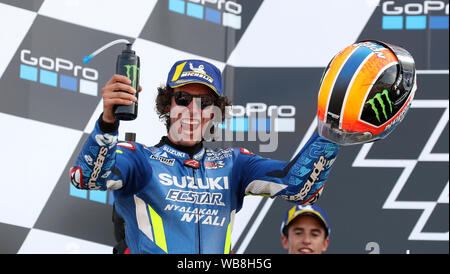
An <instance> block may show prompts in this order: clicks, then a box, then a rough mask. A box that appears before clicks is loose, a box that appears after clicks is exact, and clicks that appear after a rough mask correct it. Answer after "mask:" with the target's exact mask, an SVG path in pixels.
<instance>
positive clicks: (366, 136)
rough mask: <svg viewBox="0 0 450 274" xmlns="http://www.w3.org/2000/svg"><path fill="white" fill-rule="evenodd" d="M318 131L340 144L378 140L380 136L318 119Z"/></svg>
mask: <svg viewBox="0 0 450 274" xmlns="http://www.w3.org/2000/svg"><path fill="white" fill-rule="evenodd" d="M317 121H318V131H319V134H320V136H322V137H324V138H326V139H328V140H329V141H331V142H333V143H336V144H339V145H343V146H346V145H356V144H363V143H367V142H372V141H375V140H378V139H379V138H378V137H376V136H373V135H372V133H370V132H356V131H350V130H345V129H340V128H336V127H332V126H331V124H329V123H325V122H324V121H322V120H320V119H319V118H318V119H317Z"/></svg>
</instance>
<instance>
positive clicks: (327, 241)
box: [322, 238, 330, 252]
mask: <svg viewBox="0 0 450 274" xmlns="http://www.w3.org/2000/svg"><path fill="white" fill-rule="evenodd" d="M324 241H325V242H324V243H323V248H322V252H325V251H327V249H328V245H329V244H330V239H329V238H326V239H325V240H324Z"/></svg>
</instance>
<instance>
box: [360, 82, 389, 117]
mask: <svg viewBox="0 0 450 274" xmlns="http://www.w3.org/2000/svg"><path fill="white" fill-rule="evenodd" d="M383 96H384V97H385V98H386V101H387V102H388V103H389V112H390V113H392V103H391V100H390V99H389V92H388V90H387V89H385V90H383V92H381V93H377V94H376V95H375V96H374V97H373V98H372V99H369V100H368V101H367V102H366V104H370V106H371V107H372V109H373V111H374V112H375V115H376V117H377V120H378V122H381V120H380V114H379V113H378V108H377V106H376V105H375V101H377V102H378V103H379V104H380V105H381V109H382V111H383V115H384V118H385V119H386V120H387V119H388V116H387V114H386V105H385V104H384V101H383Z"/></svg>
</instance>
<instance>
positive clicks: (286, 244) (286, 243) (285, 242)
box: [281, 235, 289, 250]
mask: <svg viewBox="0 0 450 274" xmlns="http://www.w3.org/2000/svg"><path fill="white" fill-rule="evenodd" d="M281 244H282V245H283V248H284V249H286V250H289V239H288V237H286V236H284V235H283V236H281Z"/></svg>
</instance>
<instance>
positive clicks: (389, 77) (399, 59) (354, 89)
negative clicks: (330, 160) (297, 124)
mask: <svg viewBox="0 0 450 274" xmlns="http://www.w3.org/2000/svg"><path fill="white" fill-rule="evenodd" d="M416 89H417V83H416V69H415V63H414V59H413V57H412V56H411V54H409V52H408V51H406V50H405V49H403V48H401V47H398V46H394V45H390V44H387V43H384V42H381V41H375V40H367V41H360V42H357V43H355V44H353V45H351V46H349V47H347V48H345V49H344V50H342V51H341V52H340V53H338V54H337V55H336V56H335V57H334V58H333V59H332V60H331V62H330V64H329V65H328V67H327V68H326V69H325V71H324V74H323V76H322V80H321V86H320V91H319V98H318V110H317V118H318V131H319V134H320V135H321V136H322V137H324V138H326V139H328V140H330V141H332V142H335V143H338V144H341V145H352V144H360V143H367V142H371V141H375V140H379V139H383V138H385V137H386V136H387V135H388V134H389V133H391V132H392V131H393V130H394V128H395V127H396V126H397V125H398V124H399V123H400V122H401V121H402V120H403V118H404V117H405V115H406V113H407V111H408V109H409V107H410V105H411V102H412V100H413V97H414V93H415V91H416Z"/></svg>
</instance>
